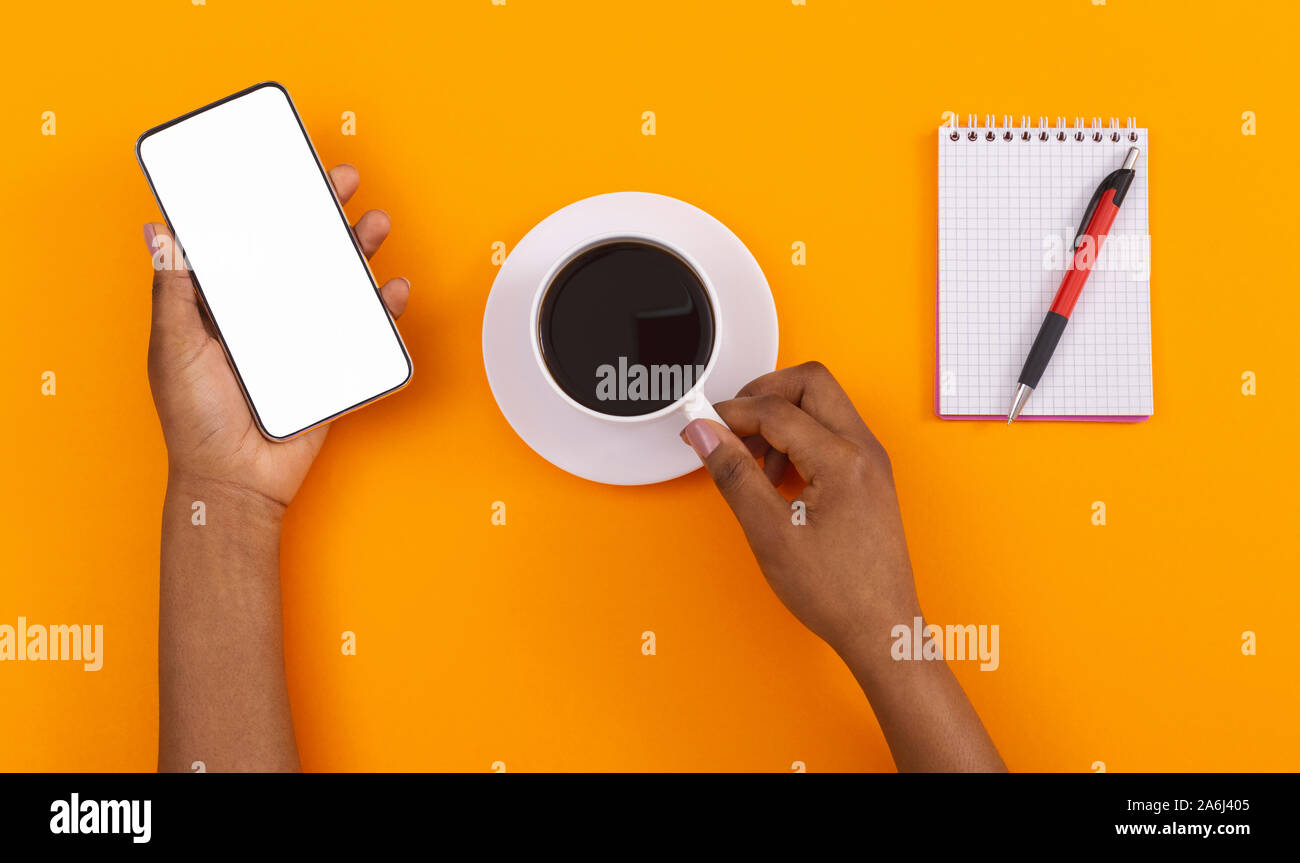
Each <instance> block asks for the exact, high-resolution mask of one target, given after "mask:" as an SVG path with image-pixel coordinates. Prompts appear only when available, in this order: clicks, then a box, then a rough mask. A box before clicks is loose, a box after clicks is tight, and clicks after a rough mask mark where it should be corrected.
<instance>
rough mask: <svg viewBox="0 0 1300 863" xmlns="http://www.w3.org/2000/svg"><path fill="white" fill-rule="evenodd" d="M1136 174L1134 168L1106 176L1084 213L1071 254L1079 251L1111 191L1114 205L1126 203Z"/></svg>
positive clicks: (1075, 235)
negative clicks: (1099, 205) (1112, 190)
mask: <svg viewBox="0 0 1300 863" xmlns="http://www.w3.org/2000/svg"><path fill="white" fill-rule="evenodd" d="M1135 173H1136V172H1135V171H1134V170H1133V169H1132V168H1119V169H1117V170H1114V171H1111V172H1110V173H1109V174H1107V175H1106V179H1104V180H1102V181H1101V185H1099V186H1098V187H1097V191H1095V192H1093V193H1092V200H1090V201H1088V209H1086V210H1084V211H1083V219H1082V220H1081V221H1080V222H1079V230H1078V231H1076V232H1075V234H1074V242H1073V243H1071V244H1070V252H1071V253H1073V252H1075V251H1077V250H1078V248H1079V243H1080V242H1081V241H1082V240H1083V235H1084V234H1085V233H1087V232H1088V225H1089V224H1090V223H1091V222H1092V217H1093V216H1094V215H1095V214H1096V212H1097V205H1098V204H1100V203H1101V199H1102V196H1103V195H1105V194H1106V192H1107V191H1108V190H1110V189H1114V190H1115V200H1114V201H1113V203H1114V205H1115V206H1116V207H1118V206H1119V205H1120V204H1121V203H1123V201H1124V195H1125V194H1126V193H1127V192H1128V187H1129V184H1131V183H1132V182H1133V176H1134V174H1135Z"/></svg>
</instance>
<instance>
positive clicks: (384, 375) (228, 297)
mask: <svg viewBox="0 0 1300 863" xmlns="http://www.w3.org/2000/svg"><path fill="white" fill-rule="evenodd" d="M138 150H139V155H140V161H141V164H143V165H144V168H145V172H146V173H147V175H148V177H149V180H150V183H151V184H152V185H153V188H154V193H155V195H157V197H158V201H159V204H160V205H161V206H162V208H163V211H164V212H165V213H166V215H167V218H168V221H169V222H170V223H171V226H172V229H173V230H174V231H175V233H176V238H177V240H178V242H179V243H180V245H181V246H182V248H183V250H184V253H185V256H187V257H188V259H189V264H190V267H191V269H192V271H193V274H194V277H195V279H196V281H197V282H198V285H199V288H200V290H201V291H202V293H203V299H204V301H205V302H206V303H207V306H208V309H209V311H210V312H211V314H212V319H213V322H214V323H215V324H216V327H217V330H218V331H219V332H220V334H221V338H222V339H223V340H224V342H225V344H226V350H227V351H228V353H229V355H230V359H231V363H232V364H233V365H234V367H235V370H236V372H237V373H238V375H239V377H240V380H241V381H242V383H243V386H244V391H245V392H246V393H247V395H248V400H249V402H250V403H251V406H252V408H253V411H254V413H255V414H256V417H257V419H258V421H259V423H260V424H261V427H262V428H263V429H264V430H265V432H266V433H267V434H268V435H270V436H271V437H275V438H284V437H289V436H292V435H294V434H297V433H298V432H301V431H303V430H304V429H306V428H309V427H310V426H312V425H315V424H317V423H319V422H322V421H324V420H327V419H330V418H332V417H333V416H335V415H336V414H339V413H342V412H344V411H347V410H349V409H351V408H354V407H357V406H359V405H361V404H363V403H365V402H367V401H371V400H373V399H375V398H378V397H379V396H382V395H384V394H386V393H388V392H389V391H391V390H394V389H396V388H398V387H400V386H402V385H403V384H405V383H406V381H407V380H409V379H410V376H411V364H410V358H409V357H408V355H407V353H406V348H405V347H404V346H403V345H402V340H401V337H400V336H399V335H398V334H397V329H396V327H394V326H393V323H392V320H391V319H390V318H389V317H388V313H387V311H386V310H385V309H384V306H383V300H382V299H381V298H380V296H379V294H378V292H377V291H376V290H375V285H374V281H373V279H372V278H371V276H370V272H369V270H368V269H367V268H366V265H365V262H364V261H363V259H362V258H361V256H360V254H359V253H358V251H357V249H356V247H355V246H354V245H353V242H352V238H351V234H350V230H349V228H348V226H347V223H346V222H345V221H344V219H343V217H342V216H341V215H340V212H339V208H338V206H337V204H336V202H335V199H334V195H333V192H332V191H331V190H330V188H329V186H328V185H327V182H326V179H325V177H324V176H323V174H322V173H321V169H320V163H319V162H318V161H317V159H316V155H315V153H314V152H313V150H312V148H311V144H310V143H309V142H308V140H307V136H306V133H305V132H304V131H303V129H302V126H301V125H300V123H299V121H298V115H297V113H296V112H295V111H294V109H293V105H292V103H291V102H290V101H289V96H288V94H287V93H285V92H284V90H282V89H281V88H280V87H279V86H277V85H271V84H267V85H262V86H260V87H257V88H256V89H253V90H250V91H249V92H247V93H245V94H243V95H239V96H236V97H234V98H232V99H230V100H228V101H225V102H221V103H218V104H217V105H215V106H212V107H209V108H206V109H204V110H201V111H200V112H198V113H196V114H194V115H192V116H189V117H186V118H184V119H181V120H179V121H176V122H174V123H173V124H171V125H167V126H164V127H161V128H159V129H157V130H154V131H152V132H148V133H146V134H145V136H144V137H142V138H141V140H140V144H139V148H138ZM172 265H173V266H176V265H180V266H183V263H181V264H177V262H175V261H173V262H172Z"/></svg>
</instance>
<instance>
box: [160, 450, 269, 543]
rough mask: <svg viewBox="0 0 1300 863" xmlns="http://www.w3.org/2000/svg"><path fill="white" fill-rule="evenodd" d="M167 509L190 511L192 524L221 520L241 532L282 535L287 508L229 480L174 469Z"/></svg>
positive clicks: (169, 486)
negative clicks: (213, 519)
mask: <svg viewBox="0 0 1300 863" xmlns="http://www.w3.org/2000/svg"><path fill="white" fill-rule="evenodd" d="M166 502H167V506H168V508H169V509H172V508H174V507H184V508H185V509H188V510H189V511H190V523H191V524H192V525H195V526H199V525H203V526H206V525H207V524H208V522H209V520H210V519H212V518H214V517H219V518H220V521H219V523H220V524H223V525H226V526H230V527H235V528H237V529H238V530H240V531H241V532H250V531H251V532H254V533H274V534H275V535H276V536H278V535H279V533H280V528H281V526H282V524H283V522H284V512H285V505H284V504H282V503H280V502H279V501H277V500H275V499H274V498H272V497H270V496H268V495H266V494H264V493H262V492H260V491H257V490H256V489H253V488H249V487H248V486H245V485H241V484H240V483H237V482H231V481H229V480H222V479H215V478H212V477H205V476H199V475H196V474H193V473H189V472H187V471H184V470H179V469H177V468H175V467H172V468H171V469H170V470H169V471H168V473H167V498H166Z"/></svg>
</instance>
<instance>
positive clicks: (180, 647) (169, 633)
mask: <svg viewBox="0 0 1300 863" xmlns="http://www.w3.org/2000/svg"><path fill="white" fill-rule="evenodd" d="M196 501H201V502H202V503H203V520H204V521H205V523H204V524H195V523H194V522H195V515H196V512H195V507H194V504H195V502H196ZM283 514H284V508H283V507H282V506H280V505H279V504H276V503H274V502H272V501H271V500H269V499H268V498H266V497H264V496H262V495H258V494H256V493H252V492H248V491H243V490H240V489H237V488H235V487H231V486H223V485H217V484H212V483H206V482H201V481H195V480H190V479H187V478H186V477H184V476H177V475H173V476H171V477H170V478H169V481H168V485H167V496H166V499H165V501H164V504H163V524H162V567H161V578H160V590H159V611H158V615H159V620H158V769H159V770H160V771H173V770H174V771H189V770H191V769H194V768H193V766H192V765H193V763H194V762H196V761H201V762H203V763H204V765H205V766H206V769H207V770H209V771H226V770H236V771H241V770H244V771H260V770H298V769H299V762H298V750H297V745H296V743H295V741H294V734H293V719H292V716H291V715H290V712H289V693H288V687H287V684H286V681H285V673H284V647H283V631H282V624H281V618H280V564H279V555H280V525H281V521H282V517H283Z"/></svg>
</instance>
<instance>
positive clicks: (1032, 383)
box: [1020, 312, 1070, 388]
mask: <svg viewBox="0 0 1300 863" xmlns="http://www.w3.org/2000/svg"><path fill="white" fill-rule="evenodd" d="M1069 322H1070V319H1069V318H1067V317H1066V316H1065V315H1060V314H1057V313H1056V312H1048V313H1047V317H1045V318H1043V325H1042V326H1041V327H1039V328H1038V335H1037V336H1035V337H1034V346H1033V347H1031V348H1030V349H1029V357H1028V358H1027V359H1026V360H1025V367H1024V368H1023V369H1021V370H1020V383H1022V384H1024V385H1025V386H1027V387H1030V388H1033V387H1037V386H1038V382H1039V381H1040V380H1041V379H1042V377H1043V372H1044V371H1045V370H1046V369H1047V361H1048V360H1050V359H1051V358H1052V352H1053V351H1055V350H1056V343H1057V342H1059V341H1060V340H1061V333H1063V332H1065V325H1066V324H1068V323H1069Z"/></svg>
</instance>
